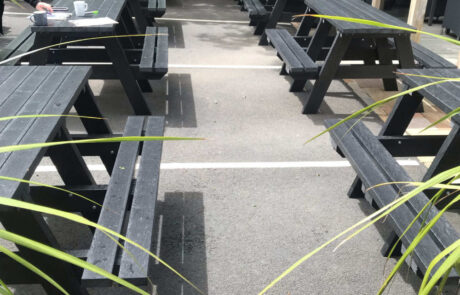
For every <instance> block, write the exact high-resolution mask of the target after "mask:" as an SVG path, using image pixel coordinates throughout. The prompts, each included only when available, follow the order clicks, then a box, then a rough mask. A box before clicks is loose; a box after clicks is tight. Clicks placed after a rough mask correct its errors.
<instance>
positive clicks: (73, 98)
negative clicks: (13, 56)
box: [0, 66, 165, 295]
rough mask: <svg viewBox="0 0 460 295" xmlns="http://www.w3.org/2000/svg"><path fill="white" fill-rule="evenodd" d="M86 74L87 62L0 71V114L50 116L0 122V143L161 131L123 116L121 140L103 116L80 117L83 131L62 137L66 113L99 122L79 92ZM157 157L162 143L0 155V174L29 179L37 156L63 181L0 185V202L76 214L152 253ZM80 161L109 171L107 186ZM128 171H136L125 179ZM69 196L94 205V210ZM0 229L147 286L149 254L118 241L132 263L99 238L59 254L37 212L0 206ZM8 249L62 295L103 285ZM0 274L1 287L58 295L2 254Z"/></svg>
mask: <svg viewBox="0 0 460 295" xmlns="http://www.w3.org/2000/svg"><path fill="white" fill-rule="evenodd" d="M90 75H91V68H90V67H88V66H1V67H0V105H1V107H0V117H6V116H24V115H58V116H48V117H45V116H42V117H40V118H39V117H27V118H17V119H12V120H3V121H0V146H9V145H21V144H32V143H46V142H53V141H67V140H77V139H88V138H101V137H113V136H142V135H145V136H162V135H163V131H164V126H165V121H164V118H163V117H152V116H148V117H146V116H130V117H128V119H127V122H126V125H125V129H124V132H123V134H122V135H114V134H112V132H111V130H110V128H109V126H108V125H107V122H106V121H105V120H102V119H90V118H86V119H85V118H80V120H81V122H82V124H83V126H84V128H85V130H86V133H81V132H79V133H78V134H72V133H70V132H69V130H68V129H67V128H66V124H65V122H66V119H65V118H64V117H62V115H67V114H69V112H70V110H71V109H72V107H74V108H75V110H76V111H77V114H78V115H81V116H91V117H99V118H100V117H101V113H100V111H99V109H98V107H97V105H96V103H95V101H94V98H93V95H92V92H91V89H90V88H89V86H88V79H89V77H90ZM161 153H162V141H149V142H145V143H143V142H139V141H131V142H122V143H117V142H110V143H107V142H100V143H86V144H84V143H79V144H78V145H77V144H68V143H67V144H64V145H55V146H50V147H48V148H35V149H27V150H19V151H14V152H8V153H0V176H4V177H9V178H16V179H24V180H30V179H31V178H32V176H33V174H34V173H35V171H36V169H37V167H38V165H39V163H40V162H41V160H42V159H43V158H44V157H45V156H47V157H49V158H50V159H51V161H52V163H53V164H54V166H55V167H56V169H57V172H58V173H59V176H60V177H61V180H62V181H63V183H64V185H61V186H59V187H58V189H56V188H53V189H51V188H49V187H46V186H43V185H38V184H37V183H32V185H29V184H28V183H24V182H22V183H21V182H18V181H12V180H5V179H1V180H0V196H1V197H3V198H10V199H16V200H21V201H27V202H30V203H35V204H38V205H42V206H47V207H51V208H55V209H59V210H64V211H67V212H79V213H81V215H82V216H83V217H85V218H87V219H88V220H90V221H92V222H97V223H98V224H100V225H102V226H105V227H108V228H110V229H112V230H113V231H116V232H118V233H122V234H123V235H125V236H126V237H128V238H129V239H131V240H135V241H136V242H137V243H139V244H140V245H142V247H144V248H145V249H150V250H152V249H151V248H152V245H153V244H152V238H153V235H154V229H155V205H156V199H157V191H158V183H159V173H160V161H161ZM84 156H92V157H99V158H100V159H101V161H102V163H103V164H104V166H105V168H106V170H107V173H108V174H109V175H110V180H109V182H108V184H99V183H96V181H95V179H94V177H93V174H92V173H91V171H90V170H89V168H88V166H87V165H86V163H85V160H84V158H83V157H84ZM137 165H139V170H138V173H135V169H136V166H137ZM48 184H49V183H47V185H48ZM70 192H71V193H70ZM76 194H80V195H83V196H85V197H86V198H88V199H91V200H93V201H94V202H96V203H98V204H102V206H96V204H95V203H91V202H89V201H88V199H83V198H80V197H77V196H76ZM0 223H1V224H2V225H3V227H4V228H5V229H6V230H8V231H10V232H12V233H15V234H19V235H22V236H25V237H27V238H29V239H33V240H35V241H38V242H41V243H44V244H46V245H49V246H51V247H53V248H56V249H59V250H61V251H64V252H66V253H68V254H70V255H73V256H75V257H77V258H80V259H85V260H86V261H87V262H89V263H92V264H95V265H97V266H99V267H100V268H103V269H104V270H106V271H107V272H110V273H112V274H114V275H116V276H118V277H120V278H122V279H124V280H129V281H130V282H132V283H133V284H136V285H148V283H149V279H148V277H149V274H150V273H149V270H150V268H149V265H150V264H151V263H152V259H149V258H150V257H149V255H148V254H146V253H144V252H142V251H140V250H139V249H137V248H136V247H133V246H132V245H127V244H125V245H124V246H125V248H126V249H127V250H128V251H129V253H132V254H133V255H135V257H136V258H137V260H133V259H132V257H131V256H130V255H127V254H126V253H125V252H124V251H117V248H118V246H117V244H116V243H114V242H113V240H112V239H109V238H108V237H107V236H106V235H105V234H103V233H102V232H98V231H95V232H94V234H93V235H92V238H91V246H90V247H89V248H86V249H73V248H72V249H63V248H62V247H61V246H60V243H59V242H58V240H57V239H56V237H55V235H54V232H53V231H52V229H51V228H50V227H49V226H48V224H47V223H46V221H45V219H44V216H43V215H42V214H39V213H33V212H32V211H29V210H17V209H14V208H13V207H7V206H0ZM123 226H126V228H124V227H123ZM90 229H91V228H90ZM93 230H94V229H93ZM69 234H71V233H69ZM17 248H18V252H19V255H20V256H22V257H23V258H25V259H26V260H28V261H29V262H31V263H32V264H33V265H35V266H37V267H38V268H39V269H41V270H42V271H44V272H45V273H46V274H48V275H49V276H51V277H52V278H53V279H54V280H55V281H57V282H58V283H59V284H60V285H61V286H62V287H63V288H64V289H65V290H66V291H68V292H69V293H70V294H75V295H88V294H89V293H88V290H87V288H88V287H104V286H109V285H110V284H111V281H110V280H108V279H106V278H105V277H101V276H99V275H97V274H96V273H93V272H91V271H84V272H83V273H82V271H81V269H80V270H79V269H76V268H74V267H72V265H70V264H68V263H65V262H62V261H60V260H58V259H54V258H52V257H50V256H47V255H43V254H41V253H37V252H35V251H32V250H29V249H28V248H26V247H24V246H21V245H17ZM0 277H1V278H2V281H3V282H5V283H6V284H37V283H39V284H41V285H42V286H43V287H44V289H45V291H46V293H47V294H56V295H57V294H62V293H61V292H60V291H59V290H57V289H56V288H55V287H54V286H52V285H51V284H50V283H48V282H46V281H45V280H43V279H42V278H40V277H39V276H37V275H35V274H34V273H33V272H31V271H29V270H27V269H25V268H24V267H22V266H21V265H20V264H18V263H16V262H15V261H13V260H11V259H10V258H9V257H8V256H6V255H5V254H4V253H0Z"/></svg>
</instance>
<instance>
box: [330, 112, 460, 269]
mask: <svg viewBox="0 0 460 295" xmlns="http://www.w3.org/2000/svg"><path fill="white" fill-rule="evenodd" d="M336 122H337V120H328V121H326V126H328V127H329V126H331V125H332V124H334V123H336ZM352 124H353V122H350V123H348V122H347V123H345V124H343V125H341V126H339V127H337V128H335V129H334V130H332V132H331V136H332V137H333V139H334V141H335V142H336V143H337V145H338V146H339V148H340V150H341V152H343V153H344V154H345V156H346V157H347V159H348V160H349V161H350V163H351V164H352V166H353V168H354V169H355V171H356V172H357V173H358V175H359V177H360V178H361V179H362V181H363V183H364V184H365V185H366V187H367V188H369V187H371V186H373V185H376V184H380V183H385V182H389V181H410V180H411V179H410V178H409V177H408V176H407V174H406V173H405V171H404V170H403V168H402V167H401V166H399V164H398V163H397V162H396V161H395V160H394V159H393V158H392V156H391V155H390V154H389V153H388V151H386V150H385V148H384V147H383V146H382V145H381V143H380V142H379V141H378V139H377V138H376V137H375V136H373V135H372V133H370V131H369V130H368V129H367V128H366V127H365V126H364V125H362V123H359V124H356V125H353V128H351V127H352ZM358 125H359V126H358ZM402 186H403V185H396V184H394V185H385V186H380V187H378V188H374V189H372V190H370V191H369V193H370V194H371V195H372V196H373V199H374V201H375V202H376V203H377V204H378V206H379V207H382V206H385V205H387V204H388V203H390V202H392V201H393V200H394V199H395V197H397V196H398V195H399V192H400V189H401V188H402ZM403 191H406V190H403ZM427 201H428V198H427V197H426V196H425V195H424V194H419V195H417V196H415V197H414V198H412V199H411V200H409V201H408V202H406V203H405V204H404V205H402V206H400V207H399V208H398V209H396V210H395V211H393V212H392V213H390V215H389V218H388V221H389V222H390V223H391V224H392V227H393V229H394V230H395V232H396V233H397V234H398V235H401V233H402V232H403V231H404V230H405V228H406V227H407V226H408V225H409V224H410V222H411V221H412V219H413V218H414V217H415V215H416V211H415V210H420V206H423V205H425V204H426V202H427ZM437 212H438V211H437V209H436V208H431V210H430V211H429V216H428V218H427V220H428V221H429V220H431V218H432V217H433V216H434V214H436V213H437ZM419 229H420V220H419V221H417V222H416V223H415V224H414V226H413V227H412V228H411V229H410V230H409V231H408V232H407V233H406V234H405V235H404V236H403V237H402V242H403V244H404V245H405V246H406V247H407V246H408V245H409V243H410V242H411V241H412V240H413V238H414V237H415V235H416V234H417V232H418V230H419ZM457 239H458V233H457V232H456V231H455V229H453V227H452V226H451V225H450V224H449V223H448V222H447V220H446V219H445V218H442V220H439V221H438V223H437V224H436V225H435V226H434V227H433V228H432V230H431V231H430V234H429V235H428V236H426V237H425V238H424V239H423V240H422V241H421V242H420V244H419V245H418V246H417V247H416V248H415V251H414V259H415V262H416V263H417V265H418V267H419V268H420V269H421V270H422V272H425V271H426V268H427V266H428V265H429V263H430V262H431V260H432V259H433V258H434V257H435V256H436V255H437V254H438V253H440V251H441V250H442V249H444V248H445V247H447V246H448V245H450V243H452V242H453V241H455V240H457ZM450 276H451V277H458V275H457V274H455V273H454V272H452V273H451V274H450Z"/></svg>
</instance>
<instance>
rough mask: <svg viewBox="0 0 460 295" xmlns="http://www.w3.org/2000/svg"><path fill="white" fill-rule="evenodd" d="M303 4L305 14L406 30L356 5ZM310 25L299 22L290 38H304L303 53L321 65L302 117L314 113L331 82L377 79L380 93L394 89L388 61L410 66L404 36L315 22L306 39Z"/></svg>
mask: <svg viewBox="0 0 460 295" xmlns="http://www.w3.org/2000/svg"><path fill="white" fill-rule="evenodd" d="M305 4H306V5H307V10H306V14H312V13H316V14H321V15H332V16H342V17H351V18H361V19H367V20H371V21H377V22H382V23H386V24H390V25H394V26H400V27H405V28H412V27H411V26H409V25H407V24H406V23H405V22H403V21H401V20H399V19H397V18H395V17H393V16H390V15H389V14H387V13H385V12H383V11H381V10H378V9H376V8H374V7H372V6H371V5H368V4H366V3H365V2H362V1H360V0H328V1H323V0H305ZM315 25H316V22H315V18H313V17H303V19H302V21H301V24H300V27H299V29H298V31H297V33H296V40H297V41H299V40H300V41H301V39H304V41H305V42H306V44H305V45H307V54H308V56H309V58H310V59H311V61H313V62H317V61H324V63H323V64H322V65H321V66H320V68H319V72H318V75H317V77H316V83H315V84H314V86H313V88H312V89H311V92H310V94H309V98H308V101H307V103H306V105H305V107H304V113H316V112H317V111H318V109H319V106H320V104H321V102H322V101H323V98H324V96H325V94H326V92H327V90H328V88H329V86H330V84H331V82H332V80H333V79H343V78H352V79H359V78H381V79H383V81H384V86H385V89H387V90H397V84H396V80H395V75H394V71H395V70H396V66H395V65H393V60H394V59H398V60H399V67H401V68H413V67H415V64H414V56H413V52H412V46H411V42H410V32H408V31H403V30H397V29H391V28H384V27H376V26H370V25H363V24H358V23H352V22H346V21H339V20H331V19H321V20H320V21H319V22H318V23H317V25H316V31H315V33H314V34H313V37H311V38H309V37H308V35H309V32H310V31H311V30H312V29H313V27H314V26H315ZM331 31H333V34H332V35H331V34H330V32H331ZM390 40H391V41H393V40H394V43H395V49H392V48H391V46H390V44H389V41H390ZM344 60H347V61H348V60H355V61H361V62H362V61H364V64H341V62H342V61H344ZM377 61H378V64H377V63H376V62H377ZM300 84H301V85H300ZM304 84H305V80H304V81H299V85H297V88H303V86H304ZM293 86H294V85H293ZM294 87H296V86H294Z"/></svg>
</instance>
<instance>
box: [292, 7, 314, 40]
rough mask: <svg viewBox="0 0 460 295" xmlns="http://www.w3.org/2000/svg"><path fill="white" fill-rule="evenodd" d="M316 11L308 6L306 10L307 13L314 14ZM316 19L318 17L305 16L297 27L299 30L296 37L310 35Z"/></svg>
mask: <svg viewBox="0 0 460 295" xmlns="http://www.w3.org/2000/svg"><path fill="white" fill-rule="evenodd" d="M313 12H314V11H313V10H312V9H311V8H310V7H307V9H306V10H305V14H312V13H313ZM315 20H316V18H314V17H311V16H303V17H302V21H301V22H300V26H299V28H298V29H297V32H296V33H295V36H296V37H308V35H309V34H310V31H311V29H313V26H314V25H315Z"/></svg>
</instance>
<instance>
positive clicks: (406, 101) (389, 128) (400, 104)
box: [379, 92, 423, 136]
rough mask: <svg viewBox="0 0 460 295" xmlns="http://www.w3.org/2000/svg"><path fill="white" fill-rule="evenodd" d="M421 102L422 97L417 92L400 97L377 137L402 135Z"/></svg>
mask: <svg viewBox="0 0 460 295" xmlns="http://www.w3.org/2000/svg"><path fill="white" fill-rule="evenodd" d="M422 100H423V96H422V95H420V94H419V93H418V92H414V93H412V95H411V94H406V95H404V96H403V97H400V98H399V99H398V100H397V101H396V104H395V106H394V107H393V109H392V110H391V113H390V115H389V116H388V119H387V120H386V121H385V123H384V124H383V127H382V130H381V131H380V134H379V135H394V136H397V135H403V134H404V132H405V131H406V129H407V126H409V123H410V121H411V120H412V118H413V117H414V114H415V112H416V111H417V109H418V107H419V105H420V104H421V103H422Z"/></svg>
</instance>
